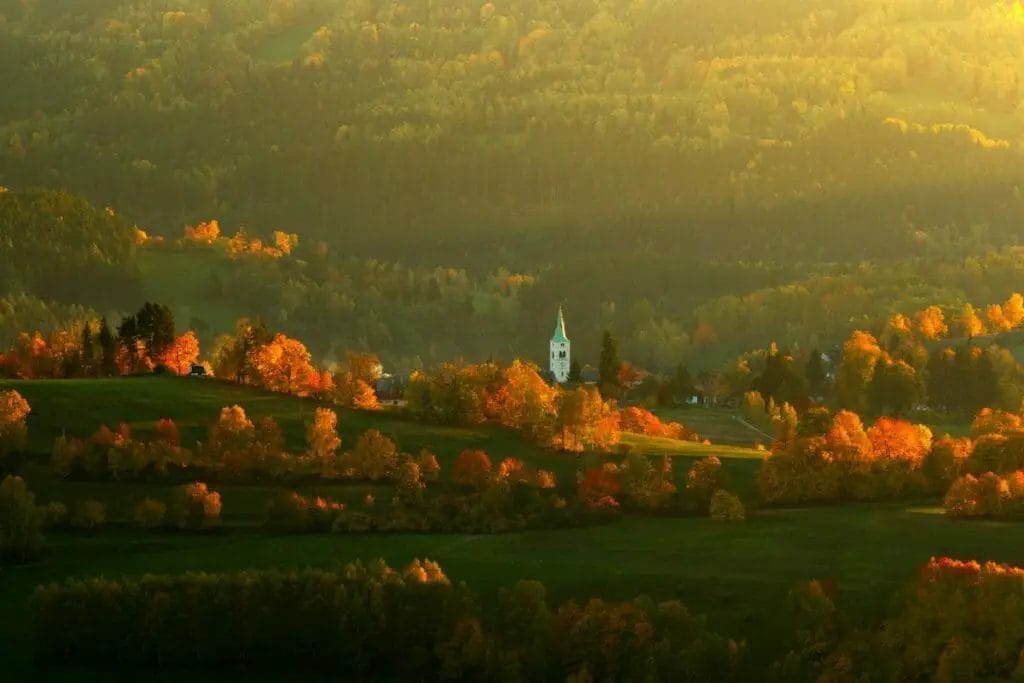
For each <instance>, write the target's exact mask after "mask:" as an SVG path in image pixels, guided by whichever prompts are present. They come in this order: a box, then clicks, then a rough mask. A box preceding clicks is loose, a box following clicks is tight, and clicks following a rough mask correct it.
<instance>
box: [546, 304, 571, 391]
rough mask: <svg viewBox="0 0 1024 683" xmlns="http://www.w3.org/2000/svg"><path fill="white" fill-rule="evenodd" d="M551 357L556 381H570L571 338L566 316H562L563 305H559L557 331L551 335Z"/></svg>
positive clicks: (552, 370)
mask: <svg viewBox="0 0 1024 683" xmlns="http://www.w3.org/2000/svg"><path fill="white" fill-rule="evenodd" d="M550 346H551V349H550V350H551V358H550V359H549V362H550V364H549V366H548V367H549V369H550V370H551V374H552V375H554V376H555V381H557V382H558V383H559V384H563V383H565V382H568V381H569V367H570V365H571V360H570V355H569V347H570V342H569V338H568V337H566V336H565V318H564V317H563V316H562V307H561V306H559V307H558V321H557V322H556V323H555V333H554V334H553V335H551V344H550Z"/></svg>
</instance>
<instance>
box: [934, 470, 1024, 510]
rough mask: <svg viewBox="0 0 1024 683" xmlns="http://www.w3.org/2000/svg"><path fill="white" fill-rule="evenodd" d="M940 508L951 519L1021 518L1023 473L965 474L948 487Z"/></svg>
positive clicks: (1023, 504) (1023, 500)
mask: <svg viewBox="0 0 1024 683" xmlns="http://www.w3.org/2000/svg"><path fill="white" fill-rule="evenodd" d="M943 507H944V508H945V509H946V514H947V515H949V516H951V517H1020V516H1021V515H1024V471H1017V472H1011V473H1010V474H1005V475H998V474H994V473H992V472H986V473H985V474H982V475H980V476H977V477H976V476H974V475H973V474H966V475H964V476H962V477H960V478H959V479H957V480H956V481H955V482H953V485H952V486H950V487H949V491H947V492H946V497H945V498H944V499H943Z"/></svg>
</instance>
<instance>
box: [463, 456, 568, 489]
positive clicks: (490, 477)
mask: <svg viewBox="0 0 1024 683" xmlns="http://www.w3.org/2000/svg"><path fill="white" fill-rule="evenodd" d="M452 480H453V481H454V482H455V483H457V484H461V485H463V486H468V487H472V488H475V489H484V488H487V487H488V486H489V485H491V484H494V483H507V484H524V485H527V486H532V487H535V488H539V489H553V488H555V486H556V483H557V482H556V480H555V475H554V474H553V473H551V472H549V471H547V470H538V469H536V468H534V467H531V466H530V465H527V464H526V463H525V462H523V461H522V460H520V459H519V458H505V459H504V460H502V461H501V462H500V463H498V466H497V467H494V466H493V465H492V463H491V459H490V457H489V456H488V455H487V453H485V452H484V451H482V450H465V451H462V453H460V454H459V456H458V457H457V458H456V459H455V463H454V464H453V465H452Z"/></svg>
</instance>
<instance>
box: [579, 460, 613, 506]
mask: <svg viewBox="0 0 1024 683" xmlns="http://www.w3.org/2000/svg"><path fill="white" fill-rule="evenodd" d="M621 490H622V482H621V480H620V478H619V468H618V467H617V466H616V465H615V463H606V464H605V465H603V466H601V467H593V468H590V469H588V470H586V471H585V472H583V474H582V475H581V476H580V478H579V482H578V483H577V486H576V495H577V496H578V497H579V499H580V502H581V503H583V504H584V505H586V506H587V507H590V508H617V507H618V506H619V501H618V500H617V499H616V498H615V497H616V496H617V495H619V492H620V491H621Z"/></svg>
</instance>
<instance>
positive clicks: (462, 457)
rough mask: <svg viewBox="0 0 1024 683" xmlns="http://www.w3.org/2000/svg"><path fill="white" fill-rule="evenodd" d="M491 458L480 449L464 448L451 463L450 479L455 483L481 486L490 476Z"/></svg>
mask: <svg viewBox="0 0 1024 683" xmlns="http://www.w3.org/2000/svg"><path fill="white" fill-rule="evenodd" d="M491 470H492V467H491V459H490V458H489V457H487V454H486V453H484V452H483V451H480V450H466V451H462V453H460V454H459V457H458V458H456V459H455V464H454V465H452V479H453V480H454V481H455V483H457V484H462V485H463V486H472V487H474V488H483V487H484V486H485V485H486V484H487V481H488V480H489V479H490V477H491Z"/></svg>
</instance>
